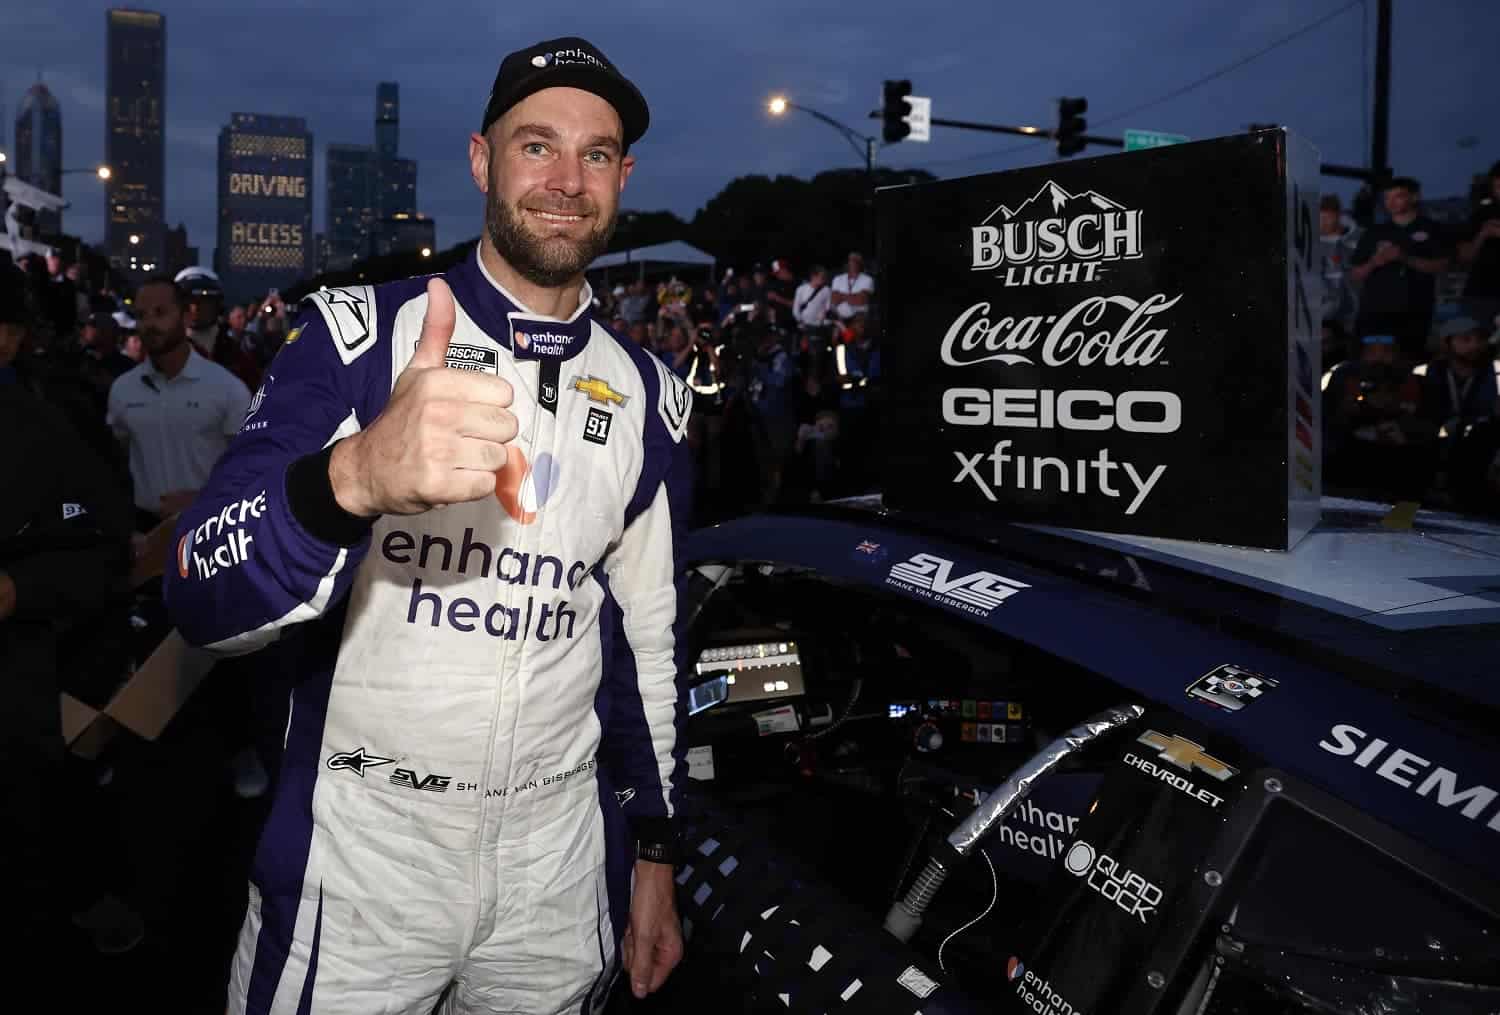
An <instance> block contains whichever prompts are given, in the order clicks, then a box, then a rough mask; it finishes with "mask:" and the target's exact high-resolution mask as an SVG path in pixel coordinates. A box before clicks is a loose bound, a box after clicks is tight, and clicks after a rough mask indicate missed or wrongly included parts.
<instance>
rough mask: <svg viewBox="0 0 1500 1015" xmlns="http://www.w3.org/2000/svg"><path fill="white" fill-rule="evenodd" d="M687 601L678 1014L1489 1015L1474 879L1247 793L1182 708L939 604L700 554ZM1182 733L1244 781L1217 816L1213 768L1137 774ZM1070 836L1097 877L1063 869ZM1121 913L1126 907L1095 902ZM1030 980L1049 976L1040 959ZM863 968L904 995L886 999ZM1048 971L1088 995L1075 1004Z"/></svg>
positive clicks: (1309, 795) (1495, 960) (1489, 965)
mask: <svg viewBox="0 0 1500 1015" xmlns="http://www.w3.org/2000/svg"><path fill="white" fill-rule="evenodd" d="M686 588H687V593H686V595H687V607H688V608H687V610H686V614H685V615H686V616H687V617H688V618H689V619H688V625H687V631H686V640H687V654H688V658H689V665H688V667H687V674H686V676H685V680H686V683H687V685H688V687H687V694H688V700H689V703H690V704H689V711H690V715H689V717H688V719H687V724H686V728H685V736H686V743H687V746H688V751H689V762H690V765H691V767H692V775H693V778H692V780H691V781H690V792H689V794H688V800H687V802H686V803H685V804H684V813H685V815H686V822H685V824H686V827H687V835H686V839H685V850H686V855H687V860H688V862H687V864H686V865H685V867H684V869H683V871H682V873H681V874H679V877H678V884H679V909H680V911H681V912H682V914H683V916H684V925H685V930H686V932H687V937H688V959H687V961H686V962H685V963H684V966H683V968H682V969H681V970H680V971H679V975H678V976H675V977H674V980H675V981H676V982H674V983H673V984H671V985H670V989H669V991H668V996H669V997H675V998H678V999H679V1000H680V998H681V997H684V996H688V995H690V994H693V992H702V994H703V996H705V997H716V998H727V997H735V998H739V997H744V998H748V1000H746V1001H745V1002H744V1004H745V1005H746V1008H745V1010H765V1011H781V1012H785V1011H789V1010H790V1011H834V1010H839V1011H872V1012H873V1011H887V1010H889V1011H907V1012H910V1011H913V1010H918V1009H917V1008H914V1007H913V1002H914V1001H916V1002H918V1003H919V1004H921V1005H923V1007H921V1008H920V1010H922V1011H927V1012H932V1011H939V1010H942V1011H968V1010H972V1011H1010V1010H1015V1011H1026V1010H1032V1011H1037V1012H1044V1013H1045V1012H1048V1011H1056V1012H1060V1013H1061V1012H1071V1011H1074V1010H1077V1011H1094V1010H1115V1011H1122V1012H1126V1011H1130V1012H1136V1011H1139V1012H1174V1013H1189V1012H1193V1013H1224V1015H1227V1013H1230V1012H1235V1013H1260V1012H1266V1013H1269V1012H1283V1011H1330V1012H1344V1011H1348V1012H1366V1011H1372V1010H1388V1011H1393V1012H1394V1011H1445V1012H1446V1011H1463V1012H1467V1011H1475V1012H1481V1011H1494V1010H1496V1006H1497V1000H1500V918H1497V914H1496V910H1495V908H1493V901H1494V900H1493V899H1492V898H1485V899H1482V900H1481V899H1480V897H1479V896H1478V895H1476V894H1475V892H1476V891H1478V890H1477V889H1474V886H1473V885H1472V883H1471V882H1470V881H1469V880H1468V875H1467V872H1465V871H1459V870H1453V869H1452V865H1450V864H1447V863H1445V862H1444V861H1442V860H1441V859H1438V858H1435V857H1434V856H1432V855H1430V854H1429V853H1427V852H1425V851H1423V849H1422V847H1421V846H1420V844H1418V843H1414V842H1411V841H1409V840H1407V839H1405V838H1403V837H1401V836H1399V835H1397V834H1396V833H1394V832H1392V831H1391V830H1389V829H1386V828H1384V827H1380V826H1377V825H1375V824H1374V823H1373V822H1372V821H1371V820H1370V819H1368V818H1367V817H1365V816H1362V815H1360V814H1358V813H1356V812H1354V811H1353V810H1352V809H1351V808H1348V807H1347V806H1345V805H1343V804H1342V803H1341V802H1339V801H1336V800H1334V799H1332V798H1331V797H1327V796H1326V795H1325V794H1321V793H1320V792H1318V791H1317V790H1316V789H1314V788H1312V787H1304V786H1302V785H1301V784H1300V783H1298V782H1297V780H1294V779H1291V778H1290V777H1286V776H1284V775H1280V774H1276V775H1274V777H1272V776H1267V777H1264V778H1262V777H1261V775H1260V772H1261V770H1262V769H1263V768H1264V766H1263V765H1262V763H1261V762H1260V761H1259V760H1258V759H1255V758H1253V757H1250V756H1248V755H1247V754H1244V753H1243V752H1241V753H1239V754H1234V753H1232V752H1231V751H1230V750H1229V749H1228V748H1230V747H1232V745H1226V746H1225V747H1220V746H1219V745H1218V743H1216V742H1213V741H1210V740H1204V739H1202V731H1201V730H1198V729H1195V728H1194V727H1193V725H1192V723H1191V720H1190V719H1186V718H1184V717H1182V716H1180V715H1177V714H1176V713H1174V712H1172V711H1171V710H1166V709H1162V708H1160V707H1159V706H1153V705H1152V703H1150V702H1146V701H1138V700H1137V699H1136V698H1135V696H1134V695H1133V694H1132V693H1130V692H1128V691H1126V690H1124V689H1123V688H1121V687H1119V686H1118V685H1116V684H1114V683H1112V682H1110V681H1108V680H1105V679H1103V678H1101V677H1100V676H1098V675H1096V674H1093V673H1090V672H1088V671H1085V670H1083V669H1080V668H1079V667H1077V666H1075V665H1073V664H1070V663H1067V662H1064V661H1062V660H1059V659H1057V658H1055V657H1052V656H1049V655H1047V654H1044V653H1042V652H1040V651H1039V650H1037V649H1035V648H1033V647H1031V646H1028V645H1027V644H1025V643H1024V642H1022V641H1019V640H1015V639H1011V638H1007V637H1003V636H1001V635H999V634H997V633H996V632H993V631H991V630H989V629H987V628H985V627H983V626H982V625H980V624H978V623H976V622H974V621H972V620H970V619H967V618H965V617H963V616H962V615H959V614H957V613H954V612H949V611H945V610H942V609H939V608H937V607H933V606H927V605H924V604H921V603H916V602H913V601H911V600H909V599H906V598H899V597H897V596H895V595H894V594H887V593H884V592H882V591H880V590H878V589H871V588H868V587H863V586H856V585H852V584H850V583H848V582H844V581H841V580H837V579H830V578H828V577H826V576H823V575H820V574H817V573H814V572H812V571H809V570H806V569H802V568H796V567H788V566H784V565H776V564H771V563H755V562H749V563H746V562H737V563H727V564H709V565H700V566H698V567H697V568H695V569H693V570H692V571H691V572H690V573H689V575H688V579H687V585H686ZM1079 636H1080V637H1087V633H1086V632H1083V631H1080V633H1079ZM1126 705H1138V706H1141V707H1143V708H1145V709H1146V714H1145V716H1144V718H1143V719H1142V725H1141V726H1140V727H1139V728H1133V729H1131V730H1130V731H1128V732H1126V733H1116V734H1113V735H1111V737H1110V738H1108V739H1107V740H1104V741H1101V742H1100V743H1096V744H1091V745H1089V746H1088V747H1087V748H1086V749H1083V750H1078V751H1076V752H1072V753H1059V754H1058V755H1057V757H1056V758H1055V759H1054V760H1055V762H1056V763H1055V765H1053V766H1052V767H1050V768H1049V771H1048V774H1047V775H1046V776H1045V777H1044V778H1041V779H1039V780H1037V782H1036V784H1035V786H1034V787H1032V791H1031V792H1030V794H1029V796H1028V797H1027V799H1026V800H1024V801H1022V802H1020V803H1019V805H1018V806H1017V807H1016V808H1015V810H1014V812H1013V813H1012V814H1011V815H1010V817H1008V818H1007V819H1006V821H1005V823H1004V825H1001V826H998V827H995V828H992V829H990V830H989V832H988V833H987V834H986V835H985V837H984V838H983V839H982V841H980V842H979V844H978V846H977V848H976V849H974V850H972V851H971V852H969V853H968V854H967V855H966V856H964V857H962V858H961V860H960V861H957V862H954V854H951V853H948V852H945V849H946V848H947V847H945V845H944V844H945V842H946V840H947V839H948V837H949V836H950V834H951V833H953V832H954V829H955V828H956V827H958V826H959V825H960V824H961V823H962V822H964V821H965V820H966V819H967V818H969V817H970V815H972V814H973V813H974V811H975V810H976V807H978V806H979V805H981V804H982V802H983V801H984V800H985V799H986V798H987V797H989V796H990V795H991V794H993V793H996V792H997V790H998V789H1000V788H1002V786H1003V785H1005V784H1006V783H1007V779H1009V778H1010V777H1012V776H1013V774H1015V773H1017V771H1018V770H1020V769H1022V767H1023V766H1025V765H1026V764H1027V763H1028V761H1030V760H1031V759H1033V758H1035V757H1037V756H1038V755H1039V753H1041V752H1045V751H1047V750H1049V749H1050V747H1049V745H1054V744H1055V743H1056V742H1058V738H1060V737H1065V735H1066V734H1067V733H1068V731H1069V730H1070V729H1074V728H1076V727H1077V726H1078V724H1080V723H1082V722H1084V721H1086V720H1088V719H1089V717H1090V716H1094V715H1096V714H1098V713H1100V712H1101V710H1107V709H1111V708H1115V707H1119V706H1126ZM1148 735H1149V736H1154V737H1155V738H1156V740H1155V741H1153V740H1151V739H1149V737H1148ZM1186 737H1194V738H1199V739H1196V740H1183V738H1186ZM1178 740H1182V742H1185V743H1188V744H1190V745H1191V746H1193V747H1198V746H1199V745H1200V744H1202V743H1210V744H1212V745H1213V747H1214V750H1215V752H1216V753H1217V754H1218V755H1220V756H1222V757H1223V758H1224V759H1226V761H1225V762H1224V763H1223V764H1224V766H1225V770H1227V772H1230V773H1236V779H1235V780H1234V781H1233V782H1226V783H1225V784H1224V786H1225V787H1229V786H1233V787H1237V788H1236V789H1235V790H1234V791H1231V789H1229V788H1222V789H1221V788H1219V787H1217V786H1214V787H1211V788H1213V789H1214V792H1215V793H1218V794H1220V795H1221V796H1222V798H1223V799H1222V800H1221V804H1222V806H1221V805H1220V803H1215V804H1213V805H1212V807H1210V806H1209V805H1208V804H1206V803H1205V802H1204V801H1205V799H1212V800H1219V799H1220V797H1219V796H1214V795H1213V794H1209V797H1207V798H1205V797H1204V793H1206V792H1207V790H1202V789H1198V788H1194V790H1193V791H1194V792H1196V793H1197V794H1198V798H1197V799H1189V798H1188V796H1187V795H1185V793H1184V792H1182V789H1183V787H1184V786H1185V785H1192V786H1194V787H1197V786H1199V785H1200V784H1202V783H1203V782H1204V780H1201V779H1200V780H1198V782H1197V783H1191V782H1190V780H1187V779H1184V778H1178V777H1176V775H1175V774H1174V773H1171V772H1167V771H1166V769H1167V766H1166V765H1160V766H1158V767H1157V768H1155V769H1150V766H1145V765H1142V764H1141V763H1140V759H1141V758H1147V760H1150V758H1149V757H1148V755H1151V751H1154V750H1155V747H1152V748H1151V751H1147V750H1146V749H1145V748H1144V747H1143V746H1142V745H1143V744H1144V745H1151V744H1157V743H1171V742H1176V741H1178ZM1220 742H1222V737H1221V738H1220ZM1132 748H1133V750H1134V753H1132ZM1122 752H1123V754H1122ZM1151 756H1154V755H1151ZM1162 757H1166V755H1165V754H1163V755H1162ZM1132 759H1134V760H1133V761H1132ZM1208 760H1209V761H1214V760H1215V759H1214V758H1212V757H1210V758H1208ZM1142 768H1148V769H1150V771H1152V772H1154V773H1155V775H1156V776H1157V777H1156V778H1150V777H1146V776H1143V775H1142V774H1141V771H1140V770H1141V769H1142ZM1226 778H1227V777H1226ZM1241 779H1242V780H1243V787H1242V788H1239V787H1241V781H1240V780H1241ZM1207 781H1208V782H1210V783H1211V782H1212V780H1207ZM1268 786H1274V790H1275V791H1274V792H1272V791H1271V790H1269V789H1267V788H1266V787H1268ZM1085 836H1086V837H1087V838H1088V839H1089V840H1090V841H1089V842H1086V843H1084V847H1086V848H1087V850H1088V851H1089V855H1090V856H1092V855H1093V853H1094V852H1095V851H1096V849H1097V851H1098V852H1099V853H1100V854H1101V855H1102V859H1100V860H1098V861H1097V862H1096V863H1095V864H1094V866H1093V867H1092V868H1090V870H1089V871H1088V876H1087V878H1085V879H1082V880H1079V879H1076V878H1074V877H1070V875H1077V874H1078V873H1079V872H1078V870H1075V869H1073V865H1074V860H1075V857H1076V856H1077V855H1078V849H1079V846H1078V843H1079V842H1083V837H1085ZM1106 851H1107V852H1106ZM934 857H939V858H941V857H947V858H948V861H949V863H948V866H949V867H950V868H951V870H948V871H946V872H945V874H946V880H945V883H943V885H942V887H941V889H940V890H938V891H937V893H936V894H935V895H934V896H933V898H932V899H931V904H930V906H929V907H928V908H927V909H926V911H925V914H924V917H923V919H922V921H921V923H920V927H919V929H918V930H917V931H916V933H915V935H914V936H913V937H912V938H911V939H910V941H908V942H901V941H898V940H897V939H896V938H894V937H892V936H891V935H890V934H887V933H885V932H883V931H882V929H881V925H882V920H883V918H885V917H886V915H887V914H888V912H890V911H891V909H892V907H893V905H894V904H895V903H897V902H898V901H899V900H901V899H903V897H907V896H909V895H910V894H911V893H912V891H913V885H914V883H915V882H917V881H919V880H920V879H921V878H922V877H923V876H924V875H923V870H924V867H925V866H926V865H928V864H929V862H930V861H931V860H932V859H933V858H934ZM1106 860H1108V861H1109V864H1108V865H1107V866H1106V865H1105V863H1104V861H1106ZM1101 871H1102V872H1103V874H1101V873H1100V872H1101ZM1139 871H1146V872H1156V873H1150V874H1148V875H1142V874H1139V873H1134V872H1139ZM1162 871H1166V872H1168V873H1167V874H1162V873H1160V872H1162ZM1434 872H1438V873H1436V874H1435V873H1434ZM1104 875H1108V877H1105V876H1104ZM1450 875H1451V876H1450ZM737 876H738V878H737ZM1096 882H1097V883H1096ZM1100 885H1102V886H1103V889H1102V890H1101V889H1100V887H1099V886H1100ZM1091 888H1092V889H1094V891H1092V892H1091V891H1090V890H1089V889H1091ZM1110 892H1114V893H1115V894H1114V896H1113V897H1111V895H1110V894H1109V893H1110ZM1127 897H1128V898H1130V899H1132V900H1133V901H1132V902H1131V908H1130V910H1129V911H1128V912H1129V913H1130V914H1131V915H1132V916H1134V917H1136V918H1138V919H1135V920H1125V921H1121V920H1120V919H1119V917H1118V913H1113V912H1111V913H1106V914H1103V915H1101V913H1100V912H1099V910H1098V906H1099V905H1100V899H1101V898H1103V899H1106V900H1109V901H1112V902H1113V903H1114V904H1115V905H1116V906H1118V907H1119V908H1121V909H1124V908H1125V903H1124V900H1125V899H1126V898H1127ZM1143 900H1144V901H1143ZM773 925H774V926H773ZM835 943H836V945H837V946H835ZM695 953H696V954H697V955H698V956H700V959H699V961H698V962H696V963H695V962H694V956H695ZM854 956H858V958H855V957H854ZM1043 962H1044V963H1045V973H1046V977H1048V978H1050V979H1044V978H1042V977H1041V976H1039V975H1037V974H1034V973H1033V972H1031V971H1030V970H1031V969H1033V968H1035V967H1036V966H1037V965H1038V963H1043ZM880 964H884V965H886V966H888V967H889V969H890V970H891V975H890V977H889V980H890V981H891V982H893V983H895V984H896V986H894V987H891V988H890V989H888V990H881V989H877V987H876V985H877V983H878V982H883V978H882V977H881V976H880V975H879V974H878V973H873V974H872V968H873V967H875V966H878V965H880ZM825 974H826V975H825ZM732 981H733V982H734V984H735V989H734V990H733V991H727V990H725V989H724V988H725V986H726V985H727V984H729V983H730V982H732ZM939 983H940V984H941V986H942V991H941V993H932V994H930V996H929V994H926V993H923V991H927V990H929V987H928V984H933V985H934V986H936V985H937V984H939ZM1059 983H1085V984H1088V985H1089V987H1088V990H1087V991H1086V992H1087V993H1088V998H1089V1000H1088V1003H1087V1004H1085V1001H1084V1000H1082V999H1079V998H1074V997H1069V996H1066V991H1065V990H1064V989H1063V988H1062V987H1060V986H1059ZM851 986H853V987H854V990H853V992H852V993H851V992H850V987H851ZM1101 998H1107V999H1110V1000H1109V1002H1108V1005H1107V1006H1106V1005H1105V1004H1104V1003H1102V1002H1101V1001H1100V999H1101ZM939 1002H941V1003H939ZM736 1003H738V1002H736ZM1382 1004H1385V1005H1389V1007H1380V1005H1382ZM1372 1005H1373V1007H1372ZM1413 1005H1415V1006H1413ZM903 1006H904V1007H903ZM1069 1006H1071V1007H1069Z"/></svg>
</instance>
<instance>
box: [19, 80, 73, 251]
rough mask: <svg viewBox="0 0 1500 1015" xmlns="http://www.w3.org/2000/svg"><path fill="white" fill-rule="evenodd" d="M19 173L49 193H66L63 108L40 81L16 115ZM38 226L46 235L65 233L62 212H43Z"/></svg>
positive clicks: (21, 177) (30, 91)
mask: <svg viewBox="0 0 1500 1015" xmlns="http://www.w3.org/2000/svg"><path fill="white" fill-rule="evenodd" d="M15 154H16V168H15V172H16V176H17V177H19V178H20V179H21V180H22V181H24V182H26V183H29V184H31V185H32V186H33V187H40V188H41V189H42V190H45V191H46V192H47V193H49V194H56V195H58V196H59V197H61V196H62V110H61V109H59V108H58V105H57V100H56V99H55V98H53V97H52V93H51V92H50V91H48V90H47V86H46V85H44V84H42V83H41V82H40V81H38V82H37V83H36V84H34V85H32V86H31V88H30V89H28V90H27V92H26V95H25V97H24V98H22V99H21V112H20V113H19V115H17V116H16V152H15ZM36 225H37V229H38V231H39V232H41V233H42V234H44V235H46V234H51V233H60V232H62V212H59V211H39V212H37V216H36Z"/></svg>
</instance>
